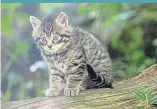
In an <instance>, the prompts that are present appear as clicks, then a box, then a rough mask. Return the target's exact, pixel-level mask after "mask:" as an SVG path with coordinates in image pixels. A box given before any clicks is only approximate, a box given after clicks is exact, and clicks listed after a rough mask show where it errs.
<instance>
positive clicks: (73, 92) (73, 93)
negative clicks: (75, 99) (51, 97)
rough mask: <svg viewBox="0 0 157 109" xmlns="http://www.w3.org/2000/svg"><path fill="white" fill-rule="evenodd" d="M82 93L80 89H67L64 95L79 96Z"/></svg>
mask: <svg viewBox="0 0 157 109" xmlns="http://www.w3.org/2000/svg"><path fill="white" fill-rule="evenodd" d="M79 92H80V89H79V88H65V89H64V95H65V96H77V95H78V94H79Z"/></svg>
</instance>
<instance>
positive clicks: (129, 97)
mask: <svg viewBox="0 0 157 109" xmlns="http://www.w3.org/2000/svg"><path fill="white" fill-rule="evenodd" d="M136 89H141V90H144V91H147V90H148V89H152V90H153V96H155V95H157V64H156V65H153V66H152V67H150V68H148V69H146V70H145V71H143V72H142V73H141V74H140V75H138V76H137V77H134V78H132V79H129V80H124V81H122V82H119V83H117V84H115V85H114V89H107V88H102V89H92V90H91V89H90V90H86V91H82V92H81V93H80V95H79V96H77V97H64V96H58V97H37V98H33V99H28V100H21V101H10V102H6V103H5V102H3V103H2V109H136V105H137V104H138V102H139V101H138V100H137V99H136V98H135V96H134V90H136ZM154 109H157V107H154Z"/></svg>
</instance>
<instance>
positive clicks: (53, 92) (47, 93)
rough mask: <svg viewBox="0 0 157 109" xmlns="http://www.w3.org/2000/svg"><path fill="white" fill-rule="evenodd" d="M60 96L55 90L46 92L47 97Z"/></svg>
mask: <svg viewBox="0 0 157 109" xmlns="http://www.w3.org/2000/svg"><path fill="white" fill-rule="evenodd" d="M59 94H60V92H59V91H55V90H53V89H47V90H46V91H45V96H47V97H49V96H58V95H59Z"/></svg>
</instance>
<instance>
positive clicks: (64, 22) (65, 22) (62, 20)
mask: <svg viewBox="0 0 157 109" xmlns="http://www.w3.org/2000/svg"><path fill="white" fill-rule="evenodd" d="M55 22H56V23H57V24H60V25H61V26H64V27H68V26H69V16H68V15H67V14H66V13H65V12H63V11H62V12H60V13H59V14H58V16H57V17H56V20H55Z"/></svg>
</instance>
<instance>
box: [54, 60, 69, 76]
mask: <svg viewBox="0 0 157 109" xmlns="http://www.w3.org/2000/svg"><path fill="white" fill-rule="evenodd" d="M53 64H54V66H55V67H56V68H57V69H59V70H60V71H62V72H63V73H66V72H67V71H68V64H67V61H66V59H55V60H53Z"/></svg>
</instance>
